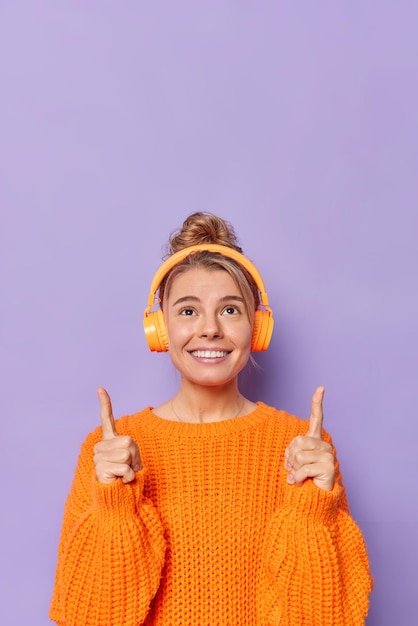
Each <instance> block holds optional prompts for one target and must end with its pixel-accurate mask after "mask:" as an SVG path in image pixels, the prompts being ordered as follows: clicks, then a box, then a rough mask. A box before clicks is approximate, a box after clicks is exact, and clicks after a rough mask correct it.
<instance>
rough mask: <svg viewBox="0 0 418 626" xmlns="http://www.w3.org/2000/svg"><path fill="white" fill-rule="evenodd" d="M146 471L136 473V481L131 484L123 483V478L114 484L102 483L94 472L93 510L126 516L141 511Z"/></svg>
mask: <svg viewBox="0 0 418 626" xmlns="http://www.w3.org/2000/svg"><path fill="white" fill-rule="evenodd" d="M145 474H146V470H145V469H141V470H139V472H136V475H135V479H134V480H133V481H131V482H130V483H123V482H122V479H121V478H118V479H116V480H115V481H114V482H113V483H109V484H104V483H100V482H99V481H98V480H97V478H96V474H95V473H94V472H93V476H92V482H93V508H97V509H99V510H100V511H101V512H109V513H120V514H121V515H122V516H124V515H126V512H127V511H128V510H131V511H132V512H134V511H136V510H138V509H139V507H140V505H141V503H142V499H143V491H144V483H145Z"/></svg>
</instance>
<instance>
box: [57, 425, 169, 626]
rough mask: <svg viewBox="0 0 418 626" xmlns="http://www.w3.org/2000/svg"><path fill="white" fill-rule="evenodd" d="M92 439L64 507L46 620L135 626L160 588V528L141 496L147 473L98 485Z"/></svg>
mask: <svg viewBox="0 0 418 626" xmlns="http://www.w3.org/2000/svg"><path fill="white" fill-rule="evenodd" d="M95 433H96V431H95ZM95 433H92V434H91V435H90V436H89V437H88V438H87V439H86V441H85V443H84V444H83V447H82V450H81V454H80V457H79V462H78V466H77V469H76V472H75V477H74V480H73V484H72V488H71V491H70V494H69V496H68V498H67V502H66V505H65V511H64V520H63V525H62V531H61V538H60V542H59V547H58V565H57V570H56V577H55V587H54V593H53V598H52V602H51V607H50V618H51V620H53V621H55V622H56V623H57V624H59V625H60V626H80V624H89V626H103V624H109V625H110V624H117V625H118V626H138V624H141V623H142V622H143V621H144V619H145V617H146V615H147V613H148V611H149V607H150V603H151V601H152V599H153V597H154V596H155V594H156V592H157V589H158V587H159V584H160V580H161V571H162V568H163V565H164V556H165V547H166V546H165V539H164V534H163V528H162V525H161V521H160V518H159V516H158V513H157V511H156V510H155V508H154V506H153V504H152V503H151V502H150V501H149V500H147V499H146V498H145V497H144V495H143V488H144V480H145V475H146V470H145V469H142V470H140V471H139V472H137V474H136V478H135V480H134V481H133V482H131V483H127V484H124V483H123V482H122V481H121V480H120V479H118V480H116V481H115V482H113V483H111V484H109V485H105V484H101V483H99V482H98V481H97V479H96V476H95V473H94V465H93V447H94V444H95V443H96V441H98V440H99V437H97V436H95Z"/></svg>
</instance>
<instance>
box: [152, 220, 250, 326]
mask: <svg viewBox="0 0 418 626" xmlns="http://www.w3.org/2000/svg"><path fill="white" fill-rule="evenodd" d="M203 243H215V244H220V245H223V246H227V247H229V248H233V249H234V250H237V252H241V253H242V249H241V247H240V246H239V244H238V239H237V236H236V234H235V230H234V228H233V226H232V225H231V224H230V223H229V222H227V221H226V220H224V219H222V218H221V217H218V216H216V215H213V214H212V213H202V212H197V213H192V214H191V215H189V216H188V217H187V218H186V219H185V221H184V222H183V225H182V227H181V228H180V229H179V230H177V231H175V232H174V233H172V234H171V235H170V238H169V241H168V245H167V254H166V256H165V258H168V257H170V256H171V255H172V254H174V253H175V252H178V251H179V250H183V249H184V248H188V247H190V246H194V245H198V244H203ZM200 267H203V268H205V269H208V270H219V269H221V270H225V271H226V272H228V273H229V274H230V276H231V277H232V279H233V280H234V282H235V284H236V285H237V287H238V289H239V290H240V292H241V295H242V297H243V298H244V302H245V307H246V310H247V314H248V317H249V319H250V322H251V323H252V322H253V319H254V312H255V310H256V309H257V307H258V305H259V304H260V296H259V292H258V287H257V285H256V283H255V281H254V279H253V278H252V276H251V275H250V274H249V272H248V271H247V270H246V269H245V268H244V267H242V266H241V265H240V264H239V263H237V262H236V261H234V260H233V259H230V258H229V257H225V256H223V255H222V254H220V253H218V252H210V251H206V250H205V251H203V252H195V253H193V254H191V255H190V256H188V257H186V258H185V259H184V260H183V261H182V262H181V263H179V264H178V265H176V266H175V267H173V269H172V270H171V271H170V272H169V273H168V274H167V276H165V278H164V279H163V280H162V282H161V284H160V288H159V298H160V303H161V306H163V302H164V297H167V296H168V294H169V292H170V287H171V283H172V281H173V280H174V278H175V277H176V276H178V275H179V274H181V273H183V272H185V271H188V270H190V269H194V268H200Z"/></svg>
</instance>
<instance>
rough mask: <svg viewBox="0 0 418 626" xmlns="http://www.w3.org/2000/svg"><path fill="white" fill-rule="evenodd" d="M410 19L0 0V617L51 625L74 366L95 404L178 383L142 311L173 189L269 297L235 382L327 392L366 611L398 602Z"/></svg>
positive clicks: (410, 287)
mask: <svg viewBox="0 0 418 626" xmlns="http://www.w3.org/2000/svg"><path fill="white" fill-rule="evenodd" d="M278 5H280V6H278ZM417 17H418V9H417V7H416V6H415V7H412V3H410V4H409V5H408V4H407V3H405V4H404V3H402V2H400V3H389V2H368V3H359V2H351V3H349V4H347V3H340V2H322V3H312V2H311V3H308V2H306V3H290V2H289V3H273V2H258V3H249V2H242V3H238V2H232V1H229V2H228V1H227V2H211V3H192V2H184V1H178V2H176V3H160V2H153V3H152V4H150V3H140V2H139V3H138V2H131V1H130V2H124V3H118V4H117V5H116V4H115V5H110V4H108V3H107V4H104V3H99V2H85V3H80V2H78V3H75V2H74V3H54V2H45V3H37V4H36V3H27V5H25V6H23V5H21V4H19V3H9V2H4V3H2V5H1V7H0V42H1V44H0V46H1V54H0V59H1V61H0V63H1V85H2V96H1V99H0V119H1V135H0V136H1V141H0V159H1V161H0V207H1V217H0V219H1V222H0V227H1V232H0V235H1V246H0V250H1V252H0V254H1V268H2V276H1V282H2V302H1V309H0V315H1V324H0V327H1V340H2V349H1V368H2V370H1V374H2V393H1V407H2V418H3V419H2V421H1V438H2V457H3V458H2V460H3V462H4V468H5V471H4V472H3V493H4V492H5V495H4V496H3V500H2V502H3V506H2V514H1V522H0V523H1V533H0V536H1V558H0V563H1V565H0V567H1V581H2V584H1V596H2V597H1V607H2V608H1V612H2V615H1V622H2V623H4V624H7V625H8V626H14V625H18V626H23V624H28V623H30V624H31V625H32V626H46V624H48V623H49V621H48V618H47V611H48V605H49V601H50V595H51V590H52V584H53V576H54V570H55V563H56V549H57V542H58V536H59V531H60V525H61V519H62V509H63V504H64V500H65V497H66V494H67V491H68V489H69V487H70V483H71V479H72V475H73V471H74V466H75V463H76V458H77V454H78V450H79V446H80V444H81V442H82V440H83V438H84V437H85V435H86V434H87V432H88V431H89V430H91V429H92V428H94V427H95V426H96V425H97V423H98V403H97V400H96V396H95V389H96V387H97V386H98V385H104V386H106V387H107V388H108V390H109V392H110V393H111V395H112V398H113V402H114V408H115V412H116V413H117V414H118V415H120V414H123V413H127V412H133V411H135V410H137V409H140V408H142V407H143V406H145V405H148V404H157V403H158V402H160V401H162V400H163V399H164V398H167V397H168V396H169V395H170V394H171V393H173V392H174V390H175V388H176V384H177V376H176V374H175V372H174V371H173V369H172V367H171V365H170V361H169V358H168V356H167V355H158V354H150V353H149V352H148V350H147V348H146V345H145V339H144V337H143V333H142V322H141V319H142V313H143V309H144V308H145V304H146V297H147V295H148V288H149V284H150V280H151V277H152V275H153V273H154V271H155V270H156V269H157V267H158V265H159V263H160V260H161V256H162V252H163V251H162V246H163V244H164V242H165V241H166V238H167V235H168V233H169V232H170V231H171V230H172V229H174V228H175V227H177V226H179V225H180V224H181V222H182V220H183V219H184V217H185V216H186V215H187V214H188V213H189V212H191V211H193V210H207V211H213V212H215V213H218V214H220V215H222V216H224V217H226V218H227V219H229V220H231V221H232V223H233V224H234V225H235V226H236V229H237V232H238V234H239V236H240V239H241V242H242V244H243V247H244V250H245V252H246V253H247V255H248V256H249V257H250V258H252V259H253V260H254V261H255V262H256V264H257V265H258V267H259V269H260V271H261V272H262V274H263V277H264V279H265V282H266V285H267V289H268V292H269V295H270V300H271V304H272V307H273V309H274V312H275V317H276V320H277V322H276V330H275V334H274V337H273V341H272V346H271V349H270V351H269V352H267V353H266V354H262V355H259V356H258V357H257V360H258V361H259V363H260V364H261V365H262V367H263V371H262V372H261V373H260V372H251V371H247V372H245V373H244V374H243V376H242V383H243V386H245V388H246V390H247V392H248V394H249V395H251V397H253V398H255V399H257V398H262V399H263V400H265V401H267V402H270V403H272V404H275V405H278V406H280V407H282V408H285V409H287V410H289V411H291V412H294V413H297V414H299V415H306V414H307V411H308V410H309V404H310V396H311V393H312V391H313V389H314V388H315V386H316V385H318V384H324V385H325V386H326V388H327V393H326V427H327V428H328V430H329V431H330V432H331V433H332V435H333V438H334V441H335V443H336V444H337V448H338V452H339V458H340V461H341V463H342V468H343V474H344V478H345V482H346V485H347V489H348V493H349V498H350V503H351V508H352V511H353V515H354V517H355V518H356V519H357V521H358V523H359V524H360V526H361V528H362V529H363V531H364V534H365V536H366V540H367V544H368V548H369V552H370V557H371V561H372V567H373V572H374V576H375V582H376V587H375V591H374V593H373V596H372V603H371V610H370V617H369V619H368V621H367V624H368V626H393V624H396V625H397V626H411V624H413V623H415V620H416V609H417V602H416V580H417V578H418V569H417V563H418V558H417V557H418V554H417V534H418V499H417V471H416V460H415V459H416V440H417V436H418V427H417V419H416V400H415V398H416V373H417V314H418V311H417V309H418V306H417V304H418V303H417V298H418V296H417V288H416V270H417V261H418V258H417V243H416V241H417V228H418V218H417V213H416V201H417V197H418V193H417V188H416V172H417V166H418V162H417V148H416V146H417V145H418V144H417V140H418V137H417V134H418V131H417V128H418V125H417V122H418V114H417V111H418V87H417V59H418V43H417V38H416V19H417ZM162 380H164V381H165V383H164V385H163V386H161V381H162Z"/></svg>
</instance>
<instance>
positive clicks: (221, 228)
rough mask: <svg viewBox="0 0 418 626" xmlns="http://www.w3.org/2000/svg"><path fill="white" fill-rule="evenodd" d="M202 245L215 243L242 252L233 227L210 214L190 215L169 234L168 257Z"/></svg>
mask: <svg viewBox="0 0 418 626" xmlns="http://www.w3.org/2000/svg"><path fill="white" fill-rule="evenodd" d="M202 243H216V244H219V245H222V246H228V247H229V248H233V249H234V250H237V251H238V252H242V249H241V247H240V246H239V245H238V239H237V236H236V234H235V231H234V228H233V226H232V225H231V224H230V223H229V222H227V221H226V220H224V219H222V218H221V217H217V216H216V215H213V214H212V213H202V212H200V211H199V212H197V213H192V214H191V215H189V216H188V217H187V218H186V219H185V220H184V222H183V226H182V227H181V228H180V229H179V230H178V231H175V232H174V233H172V234H171V236H170V238H169V241H168V256H170V255H172V254H174V253H175V252H178V251H179V250H183V249H184V248H189V247H190V246H196V245H199V244H202Z"/></svg>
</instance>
